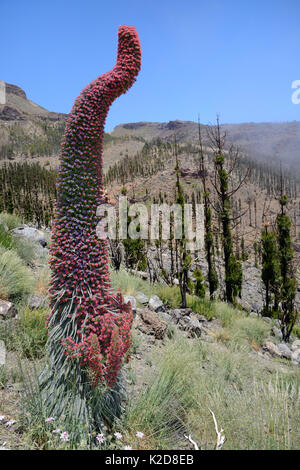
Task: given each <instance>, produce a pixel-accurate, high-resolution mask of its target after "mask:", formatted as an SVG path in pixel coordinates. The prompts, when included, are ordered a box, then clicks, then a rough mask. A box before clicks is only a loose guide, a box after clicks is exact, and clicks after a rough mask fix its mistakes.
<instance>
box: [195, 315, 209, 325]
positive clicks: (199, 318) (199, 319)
mask: <svg viewBox="0 0 300 470" xmlns="http://www.w3.org/2000/svg"><path fill="white" fill-rule="evenodd" d="M197 320H198V321H200V322H202V323H204V322H207V318H205V316H204V315H197Z"/></svg>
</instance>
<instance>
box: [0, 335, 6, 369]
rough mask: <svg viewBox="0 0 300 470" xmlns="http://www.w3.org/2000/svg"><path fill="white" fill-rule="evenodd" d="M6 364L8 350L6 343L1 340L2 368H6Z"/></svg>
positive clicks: (0, 355) (0, 361)
mask: <svg viewBox="0 0 300 470" xmlns="http://www.w3.org/2000/svg"><path fill="white" fill-rule="evenodd" d="M5 363H6V348H5V344H4V341H2V339H1V340H0V366H5Z"/></svg>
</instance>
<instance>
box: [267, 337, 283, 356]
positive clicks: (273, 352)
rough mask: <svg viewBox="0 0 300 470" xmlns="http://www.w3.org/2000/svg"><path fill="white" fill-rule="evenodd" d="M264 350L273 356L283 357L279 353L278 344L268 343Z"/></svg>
mask: <svg viewBox="0 0 300 470" xmlns="http://www.w3.org/2000/svg"><path fill="white" fill-rule="evenodd" d="M263 349H264V350H265V351H267V352H268V353H270V354H271V356H278V357H281V352H280V351H279V349H278V347H277V346H276V344H274V343H272V341H266V342H265V344H264V346H263Z"/></svg>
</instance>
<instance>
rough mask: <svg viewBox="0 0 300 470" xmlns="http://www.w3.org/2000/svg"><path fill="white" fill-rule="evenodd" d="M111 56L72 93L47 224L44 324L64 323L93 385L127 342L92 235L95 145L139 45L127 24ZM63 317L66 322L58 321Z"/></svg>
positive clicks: (103, 250) (98, 158)
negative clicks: (105, 67)
mask: <svg viewBox="0 0 300 470" xmlns="http://www.w3.org/2000/svg"><path fill="white" fill-rule="evenodd" d="M118 35H119V43H118V55H117V63H116V65H115V67H114V68H113V69H112V70H111V71H110V72H108V73H105V74H104V75H101V76H100V77H98V78H97V79H96V80H94V81H93V82H91V83H90V84H89V85H88V86H87V87H86V88H85V89H84V90H83V91H82V92H81V94H80V95H79V97H78V98H77V99H76V100H75V103H74V106H73V108H72V110H71V113H70V115H69V117H68V120H67V124H66V129H65V135H64V139H63V142H62V145H61V152H60V169H59V175H58V182H57V193H58V198H57V205H56V215H55V221H54V225H53V230H52V241H51V247H50V252H51V258H50V266H51V269H52V278H51V286H50V299H51V307H52V309H51V314H50V317H49V319H48V323H49V327H51V328H53V327H54V326H57V325H59V324H60V325H62V324H63V322H66V321H67V322H68V326H69V327H68V328H65V329H63V328H62V329H61V330H63V331H68V336H66V337H61V338H60V341H61V344H62V345H63V349H64V353H65V354H66V356H67V357H68V358H69V359H70V360H79V361H80V364H82V366H88V367H89V369H91V370H92V372H93V377H94V380H93V383H94V385H96V384H97V383H99V382H100V381H103V380H105V382H106V383H107V385H109V386H113V385H114V383H115V381H116V378H117V376H118V372H119V369H120V366H121V363H122V359H123V358H124V356H125V355H126V353H127V351H128V349H129V347H130V343H131V332H130V330H131V325H132V312H131V308H130V307H129V306H127V305H124V303H123V301H122V296H121V295H120V294H119V295H116V296H115V295H114V294H113V293H112V290H111V286H110V280H109V270H108V250H107V244H106V241H105V240H99V239H98V238H97V236H96V226H97V224H98V223H99V217H97V216H96V210H97V207H98V206H99V205H100V204H101V203H104V197H103V183H102V148H103V134H104V124H105V119H106V116H107V113H108V110H109V107H110V105H111V104H112V102H113V101H114V100H115V99H116V98H117V97H118V96H120V95H121V94H122V93H124V92H126V91H127V90H128V89H129V88H130V87H131V86H132V84H133V83H134V81H135V77H136V76H137V74H138V72H139V70H140V66H141V48H140V42H139V38H138V35H137V32H136V30H135V28H134V27H131V26H120V27H119V31H118ZM64 324H65V323H64Z"/></svg>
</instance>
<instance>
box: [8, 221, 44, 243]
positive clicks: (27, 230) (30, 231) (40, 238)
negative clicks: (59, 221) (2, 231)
mask: <svg viewBox="0 0 300 470" xmlns="http://www.w3.org/2000/svg"><path fill="white" fill-rule="evenodd" d="M12 234H13V235H14V236H16V237H25V238H28V239H30V240H33V241H34V242H37V243H39V244H40V245H42V246H43V247H45V246H47V241H46V237H45V234H44V232H42V231H41V230H38V229H37V228H34V227H29V226H28V225H24V226H23V227H17V228H15V229H14V230H12Z"/></svg>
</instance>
